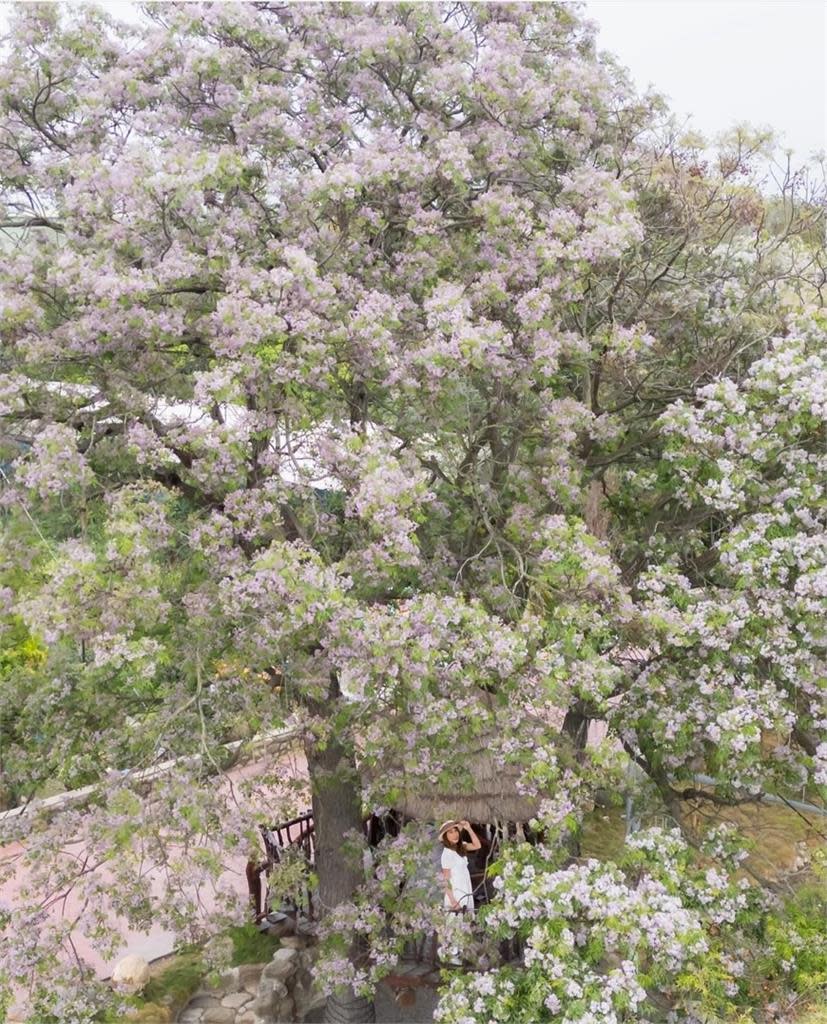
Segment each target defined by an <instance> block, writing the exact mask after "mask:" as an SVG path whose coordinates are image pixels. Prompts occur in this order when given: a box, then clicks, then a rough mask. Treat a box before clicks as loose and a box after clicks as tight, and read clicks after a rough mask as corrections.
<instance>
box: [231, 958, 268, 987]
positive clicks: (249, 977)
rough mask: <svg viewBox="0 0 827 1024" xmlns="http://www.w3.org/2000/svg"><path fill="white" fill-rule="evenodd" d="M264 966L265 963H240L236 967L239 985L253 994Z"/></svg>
mask: <svg viewBox="0 0 827 1024" xmlns="http://www.w3.org/2000/svg"><path fill="white" fill-rule="evenodd" d="M266 966H267V964H242V965H241V966H240V967H239V968H238V984H239V987H240V988H243V989H245V990H246V991H247V992H251V993H252V994H253V995H255V994H256V992H258V983H259V981H261V972H262V971H263V970H264V968H265V967H266Z"/></svg>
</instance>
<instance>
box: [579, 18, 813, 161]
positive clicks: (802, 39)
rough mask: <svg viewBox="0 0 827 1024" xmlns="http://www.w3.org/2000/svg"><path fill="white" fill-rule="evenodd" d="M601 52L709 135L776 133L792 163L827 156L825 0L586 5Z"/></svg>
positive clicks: (638, 83) (642, 86) (637, 82)
mask: <svg viewBox="0 0 827 1024" xmlns="http://www.w3.org/2000/svg"><path fill="white" fill-rule="evenodd" d="M586 9H587V12H588V16H589V17H590V18H591V19H592V20H593V21H596V22H597V24H598V25H599V28H600V31H599V35H598V45H599V47H600V49H605V50H610V51H611V52H613V53H615V54H616V55H617V56H618V57H619V58H620V61H621V63H623V64H625V65H626V67H628V68H629V69H630V70H631V72H632V77H633V78H634V80H635V82H636V84H637V85H638V86H639V87H640V88H641V89H645V88H646V87H647V86H648V85H650V84H651V85H654V86H655V87H656V88H657V90H658V91H659V92H662V93H665V94H666V95H667V96H668V97H669V99H670V105H671V107H672V109H673V110H674V111H675V112H676V113H679V114H682V115H686V114H691V115H692V121H691V124H692V125H693V126H694V127H695V128H697V129H698V130H699V131H701V132H703V133H705V134H708V133H715V132H719V131H723V130H725V129H726V128H728V127H730V126H731V125H732V124H734V123H736V122H739V121H748V122H750V123H751V124H753V125H756V126H764V125H770V126H772V127H774V128H776V129H778V130H780V131H782V132H783V133H784V141H785V143H786V144H787V145H788V146H790V147H791V148H793V149H794V150H795V154H796V156H797V157H799V158H802V159H803V158H806V157H808V156H809V155H810V154H811V153H813V152H814V151H820V150H824V149H827V70H826V69H827V3H825V2H824V0H587V3H586Z"/></svg>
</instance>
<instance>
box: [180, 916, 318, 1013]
mask: <svg viewBox="0 0 827 1024" xmlns="http://www.w3.org/2000/svg"><path fill="white" fill-rule="evenodd" d="M314 959H315V950H314V949H313V947H312V946H310V945H309V944H308V942H307V940H306V939H305V938H303V937H300V936H289V935H288V936H285V938H283V939H282V940H281V947H280V948H279V949H277V950H276V952H275V953H274V954H273V959H272V960H271V961H270V962H269V963H267V964H242V966H241V967H233V968H231V969H230V970H229V971H226V972H225V973H224V974H223V975H222V976H221V980H220V984H219V985H218V986H217V987H216V988H211V989H202V990H201V991H199V992H196V994H195V995H194V996H193V998H192V999H191V1000H190V1002H189V1004H188V1005H187V1007H186V1009H185V1010H183V1011H182V1012H181V1014H180V1016H179V1017H178V1020H179V1021H181V1022H182V1024H282V1022H284V1024H287V1022H292V1021H301V1020H303V1019H304V1017H305V1015H306V1014H307V1013H309V1012H310V1011H311V1010H313V1009H316V1008H317V1007H318V1006H320V1005H321V1004H322V1003H323V1002H324V997H323V996H320V995H319V994H318V993H317V992H314V991H313V987H312V983H313V975H312V967H313V961H314Z"/></svg>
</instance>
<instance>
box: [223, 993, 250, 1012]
mask: <svg viewBox="0 0 827 1024" xmlns="http://www.w3.org/2000/svg"><path fill="white" fill-rule="evenodd" d="M252 998H253V997H252V996H251V995H250V993H249V992H231V993H230V994H229V995H227V996H224V998H223V999H222V1000H221V1005H222V1006H229V1007H230V1008H231V1009H233V1010H238V1009H239V1008H240V1007H242V1006H244V1005H245V1003H249V1002H250V1000H251V999H252Z"/></svg>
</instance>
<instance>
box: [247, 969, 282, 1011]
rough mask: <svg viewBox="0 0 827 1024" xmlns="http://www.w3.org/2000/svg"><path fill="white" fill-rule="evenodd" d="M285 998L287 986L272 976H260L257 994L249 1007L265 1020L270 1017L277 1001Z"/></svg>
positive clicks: (277, 1003)
mask: <svg viewBox="0 0 827 1024" xmlns="http://www.w3.org/2000/svg"><path fill="white" fill-rule="evenodd" d="M286 998H287V986H286V985H282V983H281V982H280V981H276V980H275V979H274V978H262V979H261V984H260V985H259V988H258V996H257V997H256V999H255V1002H253V1003H252V1005H251V1006H250V1009H251V1010H252V1011H253V1013H255V1014H256V1016H258V1017H264V1019H265V1020H267V1019H269V1018H271V1017H272V1016H273V1014H274V1013H275V1010H276V1007H277V1006H278V1005H279V1003H280V1002H281V1001H282V1000H283V999H286Z"/></svg>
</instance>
